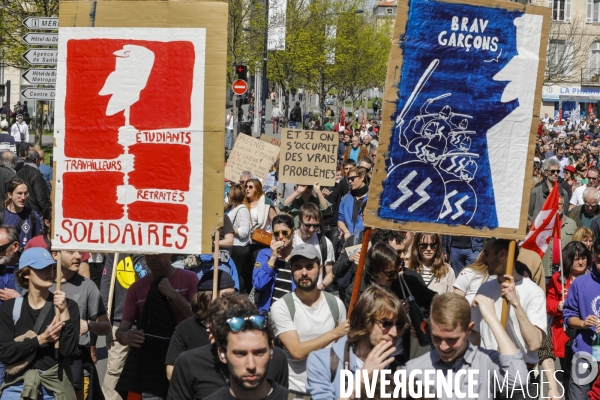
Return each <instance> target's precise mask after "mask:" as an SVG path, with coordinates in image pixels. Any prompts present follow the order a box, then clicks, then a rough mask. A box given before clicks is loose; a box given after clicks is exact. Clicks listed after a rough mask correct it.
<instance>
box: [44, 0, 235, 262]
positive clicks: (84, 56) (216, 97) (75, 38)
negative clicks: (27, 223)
mask: <svg viewBox="0 0 600 400" xmlns="http://www.w3.org/2000/svg"><path fill="white" fill-rule="evenodd" d="M60 15H61V17H60V27H61V28H60V40H59V47H58V65H57V82H56V93H57V96H56V119H55V146H56V148H55V150H54V160H55V173H56V182H55V184H56V186H55V187H56V190H55V191H54V193H55V198H54V220H53V221H54V230H53V240H52V246H53V248H55V249H85V250H92V251H110V252H127V253H148V252H152V253H158V252H168V253H182V254H190V253H203V252H211V245H212V240H211V230H212V228H213V226H214V225H215V223H216V221H217V220H218V218H219V217H220V216H221V215H222V198H223V175H222V173H221V171H222V168H223V162H224V160H223V154H222V152H215V150H214V149H215V148H222V147H223V136H224V135H223V121H224V120H225V116H224V114H225V101H224V100H225V99H224V91H223V89H222V85H212V84H211V82H223V81H224V78H225V76H224V74H225V69H226V48H225V44H224V43H223V42H222V41H223V40H224V39H225V38H226V35H227V4H221V3H211V2H198V3H185V4H183V3H180V4H176V2H170V1H169V2H162V3H158V2H140V3H132V2H119V1H114V2H113V1H107V2H103V1H99V2H97V3H96V5H95V12H90V9H89V6H88V5H86V3H85V2H61V9H60ZM90 16H91V17H90ZM67 26H79V27H67ZM84 26H94V27H93V28H90V27H84ZM109 26H110V27H109ZM133 26H135V27H133ZM174 104H176V105H177V107H176V109H177V111H176V112H173V109H172V106H173V105H174Z"/></svg>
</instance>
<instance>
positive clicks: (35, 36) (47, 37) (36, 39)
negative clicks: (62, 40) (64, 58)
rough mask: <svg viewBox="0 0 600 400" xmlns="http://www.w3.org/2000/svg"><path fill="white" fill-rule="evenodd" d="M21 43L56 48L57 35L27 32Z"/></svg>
mask: <svg viewBox="0 0 600 400" xmlns="http://www.w3.org/2000/svg"><path fill="white" fill-rule="evenodd" d="M21 41H22V42H23V43H25V44H30V45H41V46H58V33H39V32H29V33H28V34H27V35H25V36H23V37H22V38H21Z"/></svg>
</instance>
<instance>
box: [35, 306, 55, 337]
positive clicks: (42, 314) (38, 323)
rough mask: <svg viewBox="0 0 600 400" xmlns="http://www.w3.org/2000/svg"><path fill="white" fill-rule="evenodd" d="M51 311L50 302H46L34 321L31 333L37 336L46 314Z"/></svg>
mask: <svg viewBox="0 0 600 400" xmlns="http://www.w3.org/2000/svg"><path fill="white" fill-rule="evenodd" d="M51 309H52V302H50V301H46V302H45V303H44V307H42V311H40V315H38V317H37V319H36V320H35V325H34V326H33V331H34V332H35V333H36V334H38V335H39V333H40V330H41V329H42V325H43V324H44V321H45V320H46V317H47V316H48V313H49V312H50V310H51Z"/></svg>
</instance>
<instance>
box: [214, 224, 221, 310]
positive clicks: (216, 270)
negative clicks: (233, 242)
mask: <svg viewBox="0 0 600 400" xmlns="http://www.w3.org/2000/svg"><path fill="white" fill-rule="evenodd" d="M219 236H220V235H219V230H218V229H217V230H216V231H215V255H214V257H213V258H214V262H215V264H214V271H213V296H212V299H213V300H216V299H217V297H219Z"/></svg>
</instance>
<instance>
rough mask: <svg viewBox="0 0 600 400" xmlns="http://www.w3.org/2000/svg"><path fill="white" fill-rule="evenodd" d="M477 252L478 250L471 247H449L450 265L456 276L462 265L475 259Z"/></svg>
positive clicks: (468, 263) (464, 265) (471, 262)
mask: <svg viewBox="0 0 600 400" xmlns="http://www.w3.org/2000/svg"><path fill="white" fill-rule="evenodd" d="M479 253H480V252H479V251H473V250H471V249H460V248H457V247H452V248H450V265H451V266H452V269H453V270H454V274H455V275H456V276H458V275H459V274H460V271H462V270H463V268H464V267H466V266H467V265H470V264H473V263H474V262H475V261H477V257H478V256H479Z"/></svg>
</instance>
